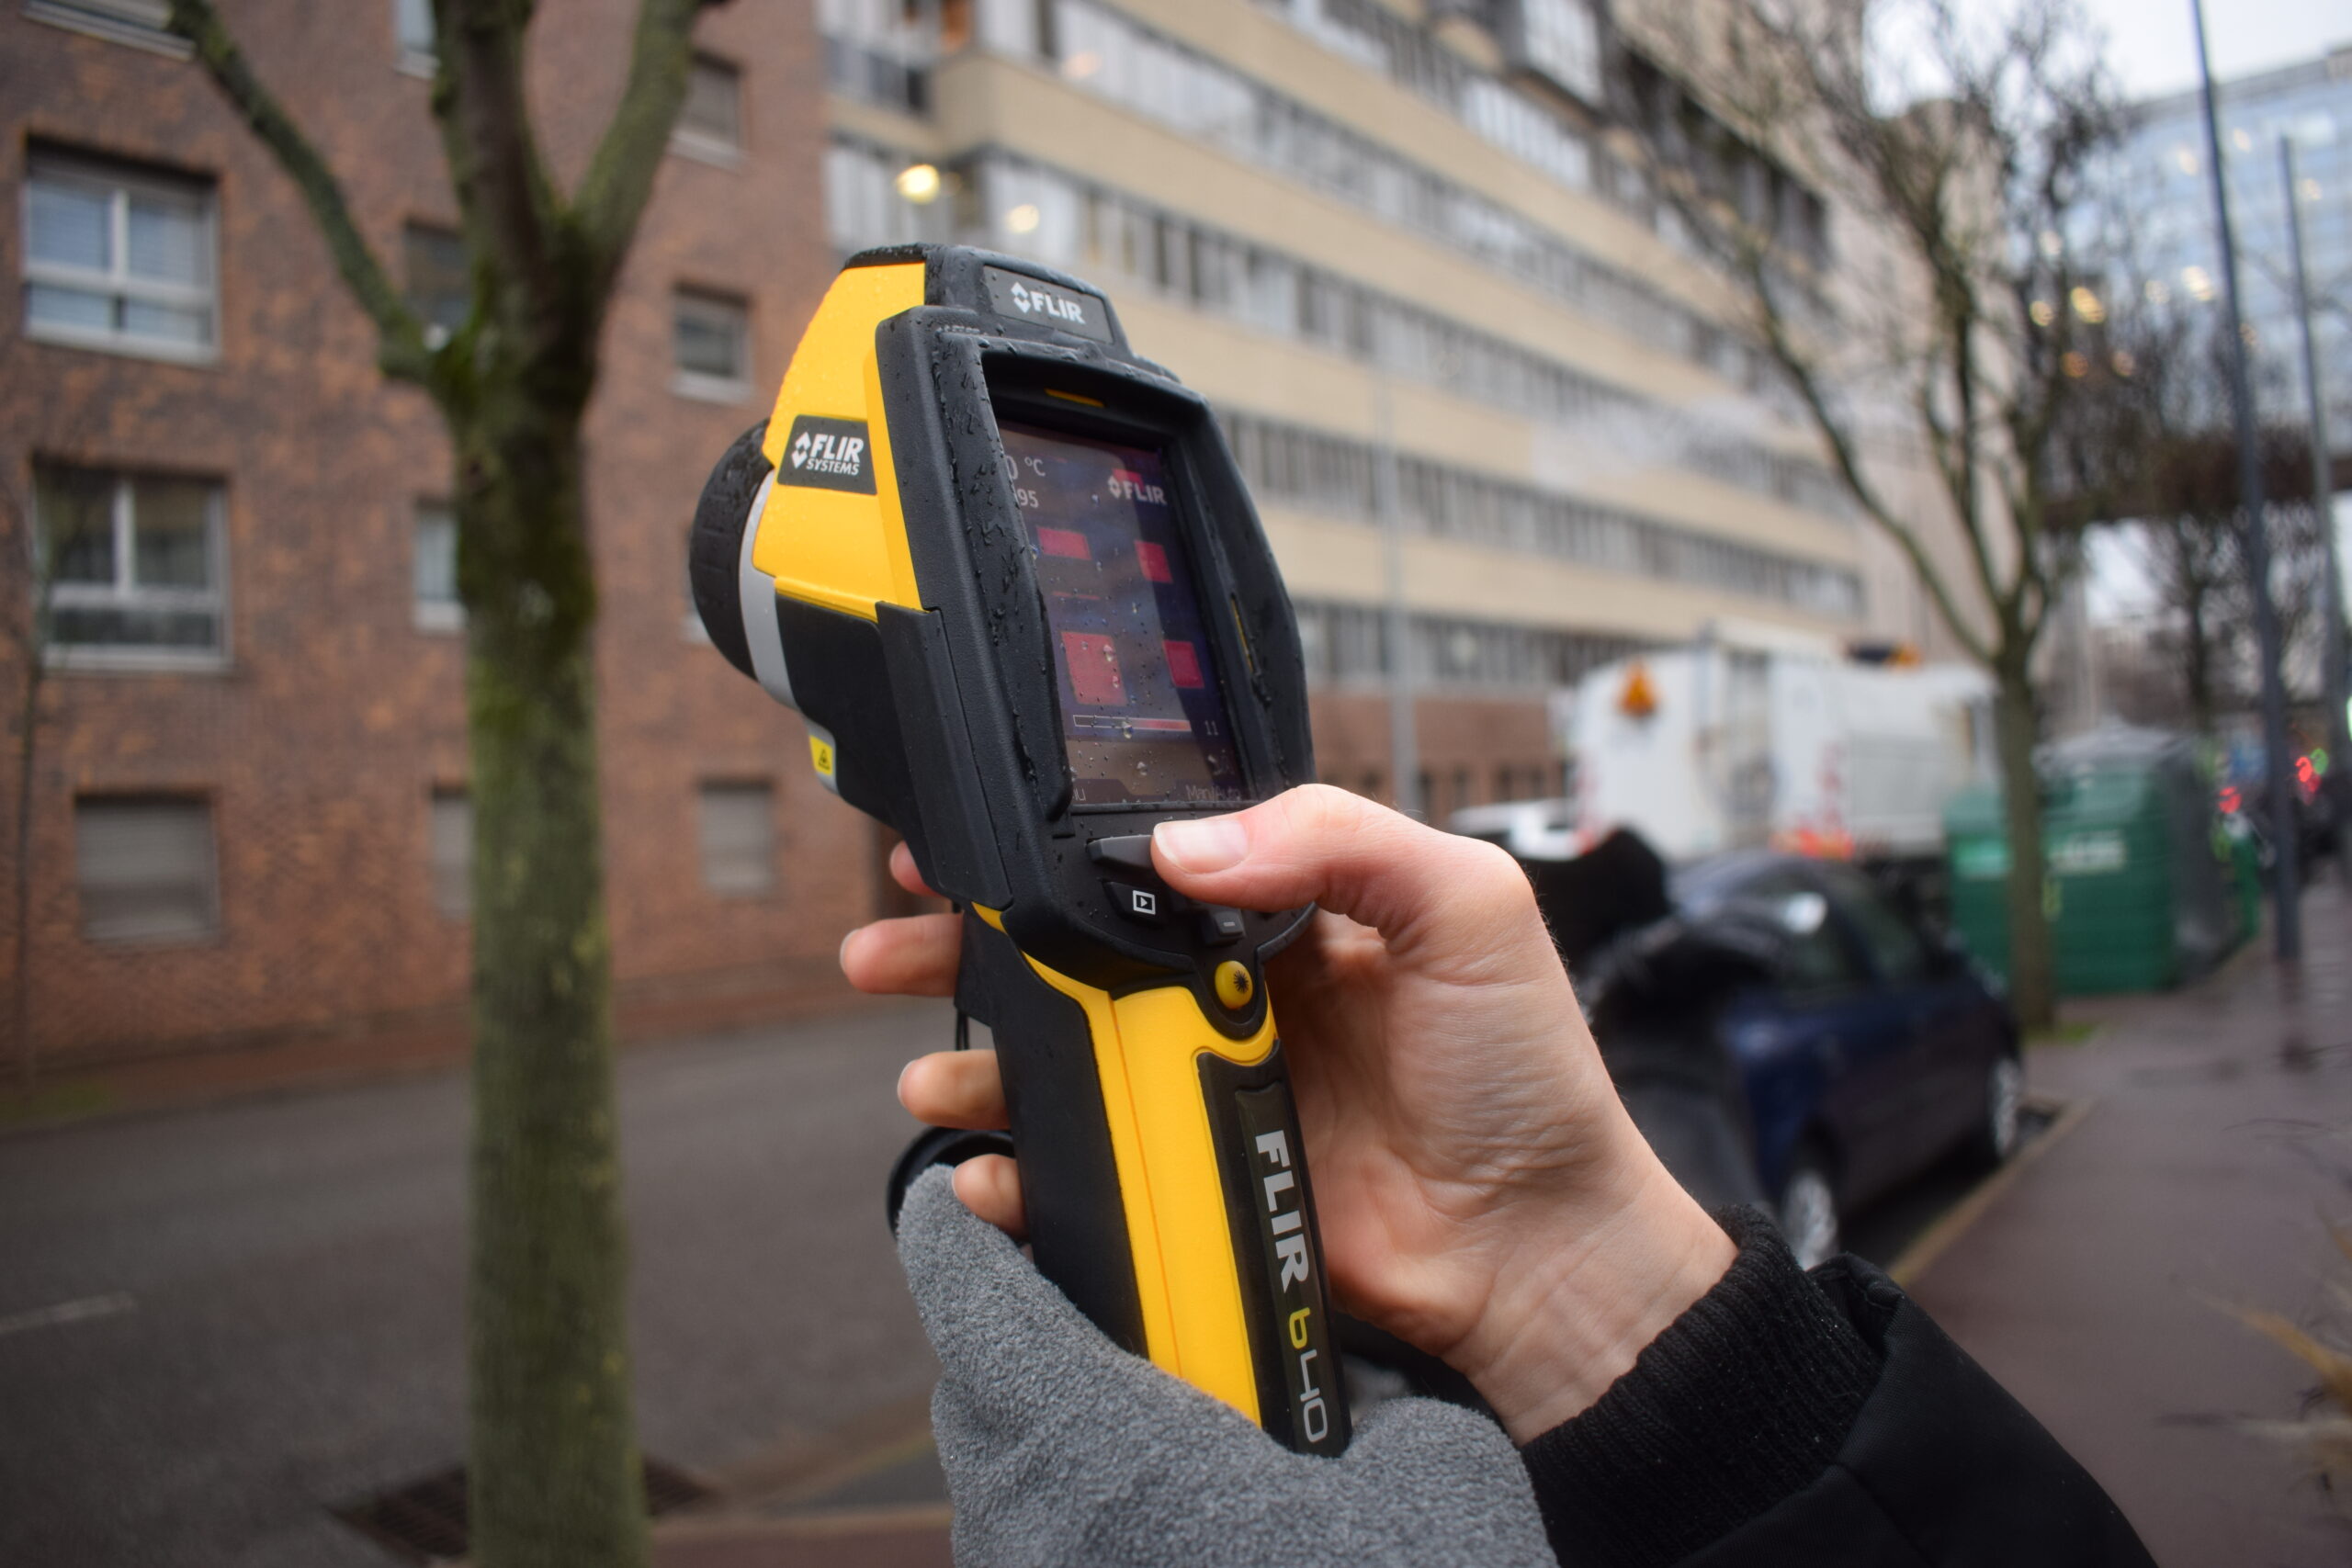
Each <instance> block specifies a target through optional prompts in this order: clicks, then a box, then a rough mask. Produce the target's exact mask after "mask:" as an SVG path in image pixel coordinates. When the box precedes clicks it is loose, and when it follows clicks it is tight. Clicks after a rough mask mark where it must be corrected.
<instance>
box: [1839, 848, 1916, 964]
mask: <svg viewBox="0 0 2352 1568" xmlns="http://www.w3.org/2000/svg"><path fill="white" fill-rule="evenodd" d="M1819 869H1820V872H1821V875H1822V879H1823V880H1824V881H1826V883H1827V884H1828V885H1829V890H1830V891H1831V892H1832V893H1834V894H1836V895H1837V897H1838V907H1839V908H1842V909H1844V910H1845V911H1846V916H1847V918H1848V919H1850V920H1852V921H1853V922H1854V929H1855V930H1856V931H1860V933H1861V937H1862V945H1863V946H1864V947H1865V948H1867V949H1869V950H1870V955H1871V964H1873V965H1875V966H1876V968H1877V970H1878V973H1879V978H1880V979H1882V980H1884V981H1885V982H1887V983H1888V984H1889V985H1893V986H1907V985H1910V984H1912V983H1913V982H1914V981H1916V980H1917V979H1918V978H1919V977H1920V976H1923V975H1925V974H1926V973H1927V972H1928V952H1927V949H1926V948H1925V947H1924V946H1922V945H1921V943H1920V941H1919V933H1918V932H1917V931H1914V930H1912V929H1911V922H1910V921H1908V920H1906V919H1904V918H1903V917H1902V916H1901V915H1900V914H1897V913H1896V912H1895V909H1894V906H1893V905H1891V904H1889V903H1888V902H1887V901H1886V899H1885V897H1884V896H1883V895H1882V894H1881V893H1880V892H1879V890H1878V888H1877V886H1876V885H1874V884H1873V883H1872V882H1871V879H1870V878H1869V877H1867V876H1865V875H1863V874H1861V873H1860V872H1859V871H1856V870H1854V869H1853V868H1852V867H1851V866H1844V865H1824V866H1822V867H1820V868H1819Z"/></svg>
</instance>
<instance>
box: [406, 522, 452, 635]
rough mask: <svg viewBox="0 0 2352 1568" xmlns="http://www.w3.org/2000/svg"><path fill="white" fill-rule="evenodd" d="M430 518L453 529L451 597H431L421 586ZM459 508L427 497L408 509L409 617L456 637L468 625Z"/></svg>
mask: <svg viewBox="0 0 2352 1568" xmlns="http://www.w3.org/2000/svg"><path fill="white" fill-rule="evenodd" d="M427 522H435V523H446V524H447V525H448V529H449V549H450V568H449V592H450V596H449V597H448V598H447V599H427V598H425V597H424V594H423V593H422V592H419V591H418V590H419V588H420V587H421V582H420V581H419V579H420V576H421V572H420V570H419V567H420V563H421V562H422V560H423V558H424V527H425V524H426V523H427ZM457 536H458V513H457V509H456V508H455V507H453V506H451V505H450V504H449V503H448V502H446V501H435V500H432V499H429V498H428V499H423V500H419V501H415V502H411V503H410V505H409V513H408V546H409V577H408V603H409V620H410V624H412V625H413V626H415V627H416V629H417V630H418V631H421V632H426V633H430V634H432V635H434V636H436V637H452V636H456V635H458V634H459V633H462V632H463V631H464V630H465V629H466V603H465V601H464V600H463V599H462V598H459V597H458V577H457V546H458V537H457Z"/></svg>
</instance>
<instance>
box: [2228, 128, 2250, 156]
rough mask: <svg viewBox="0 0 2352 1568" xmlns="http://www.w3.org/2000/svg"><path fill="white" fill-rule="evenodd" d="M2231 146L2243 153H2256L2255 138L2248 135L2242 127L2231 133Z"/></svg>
mask: <svg viewBox="0 0 2352 1568" xmlns="http://www.w3.org/2000/svg"><path fill="white" fill-rule="evenodd" d="M2230 145H2231V146H2233V147H2234V148H2236V149H2237V150H2238V151H2239V152H2253V151H2254V138H2253V137H2251V136H2249V135H2247V134H2246V133H2245V129H2244V128H2243V127H2241V128H2240V129H2238V130H2233V131H2231V132H2230Z"/></svg>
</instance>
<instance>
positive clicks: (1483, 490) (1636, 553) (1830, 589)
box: [1219, 412, 1862, 619]
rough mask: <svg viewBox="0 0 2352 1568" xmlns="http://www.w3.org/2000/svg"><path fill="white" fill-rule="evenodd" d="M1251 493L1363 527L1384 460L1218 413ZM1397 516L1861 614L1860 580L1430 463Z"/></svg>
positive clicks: (1422, 464) (1431, 529) (1405, 464)
mask: <svg viewBox="0 0 2352 1568" xmlns="http://www.w3.org/2000/svg"><path fill="white" fill-rule="evenodd" d="M1219 418H1220V420H1221V422H1222V423H1223V424H1224V425H1225V429H1226V434H1227V438H1228V440H1229V441H1230V442H1231V444H1232V446H1233V451H1234V456H1235V457H1237V458H1238V460H1239V462H1240V464H1241V468H1242V472H1243V473H1244V474H1245V475H1247V476H1248V478H1249V480H1250V489H1251V490H1252V491H1254V492H1255V493H1256V494H1258V495H1259V496H1261V497H1262V498H1264V499H1266V500H1270V501H1283V502H1293V503H1295V504H1298V505H1302V506H1306V507H1310V508H1313V509H1316V510H1318V511H1324V512H1330V513H1337V514H1338V515H1340V516H1342V517H1347V518H1350V519H1352V520H1356V521H1361V522H1367V523H1369V522H1374V521H1376V520H1377V519H1378V517H1379V515H1380V497H1379V488H1378V487H1379V455H1378V453H1377V452H1376V450H1375V449H1374V447H1372V446H1368V445H1366V444H1365V443H1363V442H1360V441H1354V440H1351V439H1349V438H1348V437H1346V436H1340V435H1332V434H1327V433H1325V432H1322V431H1317V430H1308V429H1306V428H1304V427H1302V426H1299V425H1295V424H1289V423H1283V422H1282V421H1279V420H1271V419H1265V418H1262V417H1261V416H1259V415H1256V414H1244V413H1234V412H1221V413H1220V415H1219ZM1397 513H1398V515H1399V516H1400V517H1401V518H1402V519H1403V520H1404V522H1405V525H1406V526H1408V528H1411V529H1414V530H1415V531H1417V532H1419V533H1422V534H1426V535H1429V536H1431V537H1433V538H1443V539H1459V540H1462V541H1464V542H1465V543H1469V544H1476V545H1484V546H1487V547H1491V548H1495V549H1504V550H1517V551H1521V552H1523V553H1526V554H1530V555H1543V556H1553V557H1556V558H1560V559H1562V560H1570V561H1575V562H1577V563H1578V564H1580V565H1586V566H1595V567H1600V568H1602V569H1604V570H1611V571H1624V572H1633V573H1636V574H1638V575H1641V576H1644V577H1653V578H1658V579H1661V580H1663V581H1669V582H1679V583H1686V584H1689V585H1691V586H1693V587H1699V588H1711V589H1717V590H1720V591H1722V592H1728V593H1742V594H1748V595H1751V596H1754V597H1758V598H1763V599H1770V600H1775V601H1777V602H1779V603H1781V604H1790V605H1793V606H1795V607H1796V608H1799V609H1802V610H1805V611H1808V612H1810V613H1811V614H1814V615H1824V616H1828V617H1831V618H1833V619H1853V618H1855V617H1858V616H1859V615H1860V614H1861V608H1862V604H1861V597H1862V590H1861V581H1860V578H1859V577H1858V576H1857V575H1856V574H1855V573H1853V572H1851V571H1849V570H1844V569H1842V568H1838V567H1833V566H1827V565H1824V564H1822V563H1820V562H1817V561H1808V560H1804V559H1800V558H1795V557H1792V556H1785V555H1781V554H1780V553H1779V552H1777V551H1771V550H1764V549H1758V548H1756V547H1753V546H1748V545H1742V544H1737V543H1734V542H1733V541H1730V540H1727V539H1721V538H1717V537H1715V536H1712V535H1707V534H1702V533H1699V532H1696V531H1695V530H1692V529H1689V528H1683V527H1679V526H1677V525H1673V524H1669V523H1662V522H1659V521H1657V520H1656V519H1654V518H1647V517H1642V516H1639V515H1636V514H1635V513H1630V512H1625V511H1623V510H1621V509H1619V508H1615V507H1610V506H1602V505H1600V504H1597V503H1595V502H1589V501H1583V500H1579V499H1577V497H1574V496H1568V495H1562V494H1559V493H1557V492H1555V491H1542V490H1536V489H1534V488H1532V487H1531V486H1528V485H1523V484H1516V483H1513V482H1511V481H1510V480H1507V479H1498V478H1495V477H1494V476H1492V475H1489V474H1482V473H1479V472H1476V470H1473V469H1468V468H1456V467H1453V466H1452V465H1450V464H1445V463H1440V462H1435V461H1432V460H1431V459H1430V458H1426V457H1415V456H1411V455H1408V454H1401V453H1400V454H1399V455H1398V456H1397Z"/></svg>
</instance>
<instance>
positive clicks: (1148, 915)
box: [1103, 882, 1177, 926]
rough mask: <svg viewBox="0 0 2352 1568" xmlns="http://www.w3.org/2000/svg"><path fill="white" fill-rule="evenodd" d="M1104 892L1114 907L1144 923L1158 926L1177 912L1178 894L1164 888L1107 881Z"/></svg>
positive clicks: (1124, 914) (1131, 918)
mask: <svg viewBox="0 0 2352 1568" xmlns="http://www.w3.org/2000/svg"><path fill="white" fill-rule="evenodd" d="M1103 894H1104V896H1105V897H1108V898H1109V899H1110V900H1111V908H1114V909H1116V910H1117V911H1118V912H1119V913H1120V914H1121V915H1122V916H1124V917H1125V918H1126V919H1130V920H1134V921H1136V922H1137V923H1139V924H1142V925H1147V926H1156V925H1158V924H1159V923H1160V922H1161V921H1162V920H1164V919H1167V918H1168V917H1169V916H1170V915H1171V914H1173V913H1174V912H1175V908H1174V906H1175V905H1176V903H1177V899H1176V896H1175V895H1174V894H1172V893H1170V892H1167V891H1166V890H1164V889H1162V888H1157V887H1137V886H1134V885H1133V884H1131V883H1125V882H1105V883H1104V884H1103Z"/></svg>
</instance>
